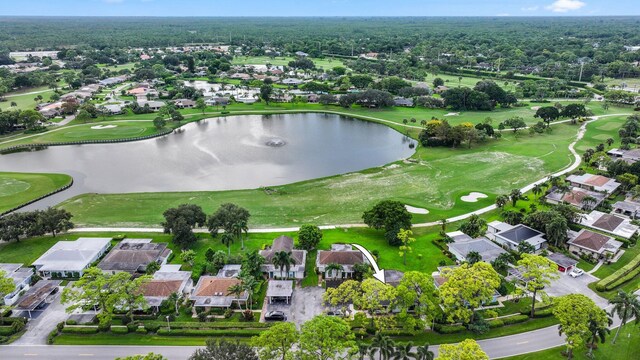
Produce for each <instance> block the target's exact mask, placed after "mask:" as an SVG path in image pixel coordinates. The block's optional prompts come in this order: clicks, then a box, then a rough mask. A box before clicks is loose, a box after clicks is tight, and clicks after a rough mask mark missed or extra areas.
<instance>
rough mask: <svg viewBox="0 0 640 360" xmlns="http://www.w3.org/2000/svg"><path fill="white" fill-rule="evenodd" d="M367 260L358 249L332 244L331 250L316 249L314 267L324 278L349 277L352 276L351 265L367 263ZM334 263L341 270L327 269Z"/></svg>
mask: <svg viewBox="0 0 640 360" xmlns="http://www.w3.org/2000/svg"><path fill="white" fill-rule="evenodd" d="M368 263H369V261H368V260H367V258H366V257H365V256H364V254H362V252H360V251H358V250H353V248H352V247H351V245H344V244H333V245H331V250H329V251H324V250H320V251H318V255H317V257H316V267H317V268H318V273H320V274H322V276H323V277H324V278H325V279H326V278H329V279H349V278H352V277H353V273H354V271H353V266H354V265H356V264H368ZM331 264H336V265H339V266H341V267H342V270H337V269H334V270H332V269H329V270H327V268H328V267H329V265H331Z"/></svg>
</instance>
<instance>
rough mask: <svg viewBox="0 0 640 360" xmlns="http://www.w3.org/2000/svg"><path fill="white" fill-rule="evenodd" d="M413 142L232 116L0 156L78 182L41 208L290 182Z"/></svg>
mask: <svg viewBox="0 0 640 360" xmlns="http://www.w3.org/2000/svg"><path fill="white" fill-rule="evenodd" d="M95 131H100V130H95ZM412 143H413V144H415V143H414V142H413V141H412V140H410V139H408V138H406V137H405V136H404V135H402V134H400V133H398V132H397V131H395V130H393V129H391V128H389V127H387V126H384V125H380V124H375V123H371V122H366V121H361V120H356V119H352V118H346V117H341V116H338V115H329V114H285V115H265V116H261V115H251V116H232V117H227V118H217V119H209V120H203V121H200V122H198V123H191V124H188V125H186V126H184V127H182V128H181V129H180V130H179V131H177V132H176V133H174V134H170V135H167V136H164V137H160V138H155V139H150V140H145V141H139V142H130V143H120V144H104V145H102V144H100V145H78V146H58V147H50V148H48V149H46V150H42V151H35V152H22V153H15V154H8V155H0V171H20V172H53V173H66V174H69V175H71V176H73V177H74V185H73V187H72V188H71V189H69V190H67V191H64V192H62V193H60V194H57V195H54V196H52V197H50V198H48V199H45V200H43V201H42V202H40V203H38V204H34V205H32V206H31V208H36V207H43V206H48V205H52V204H56V203H58V202H60V201H62V200H64V199H67V198H70V197H72V196H75V195H77V194H82V193H130V192H165V191H190V190H236V189H251V188H258V187H261V186H274V185H282V184H288V183H292V182H297V181H302V180H309V179H314V178H319V177H325V176H331V175H337V174H343V173H347V172H352V171H358V170H363V169H367V168H371V167H376V166H381V165H384V164H387V163H390V162H393V161H397V160H400V159H404V158H407V157H409V156H411V155H412V154H413V152H414V150H413V149H412V148H410V144H412Z"/></svg>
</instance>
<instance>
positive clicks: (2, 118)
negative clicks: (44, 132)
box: [0, 109, 44, 135]
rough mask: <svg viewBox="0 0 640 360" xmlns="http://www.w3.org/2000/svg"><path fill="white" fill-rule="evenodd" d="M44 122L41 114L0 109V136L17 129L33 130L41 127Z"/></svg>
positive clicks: (30, 111)
mask: <svg viewBox="0 0 640 360" xmlns="http://www.w3.org/2000/svg"><path fill="white" fill-rule="evenodd" d="M42 121H44V117H43V116H42V114H40V113H39V112H37V111H35V110H31V109H29V110H8V111H2V110H1V109H0V135H3V134H8V133H10V132H13V131H16V130H17V129H18V128H19V127H24V128H25V129H27V130H33V129H36V128H39V127H41V126H42V125H41V122H42Z"/></svg>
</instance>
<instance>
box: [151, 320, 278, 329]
mask: <svg viewBox="0 0 640 360" xmlns="http://www.w3.org/2000/svg"><path fill="white" fill-rule="evenodd" d="M166 325H167V323H166V322H160V321H153V322H147V323H145V324H144V326H145V328H147V330H149V329H150V328H156V330H157V329H158V328H160V327H164V326H166ZM271 325H272V324H271V323H259V322H172V323H171V325H170V326H171V328H172V329H264V328H268V327H270V326H271Z"/></svg>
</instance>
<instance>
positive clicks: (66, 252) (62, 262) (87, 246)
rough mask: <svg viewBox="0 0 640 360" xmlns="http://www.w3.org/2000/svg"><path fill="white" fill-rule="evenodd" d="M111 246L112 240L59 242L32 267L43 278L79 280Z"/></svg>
mask: <svg viewBox="0 0 640 360" xmlns="http://www.w3.org/2000/svg"><path fill="white" fill-rule="evenodd" d="M110 245H111V238H79V239H78V240H76V241H58V242H57V243H56V244H55V245H53V246H52V247H51V248H50V249H49V250H47V251H46V252H45V253H44V254H42V256H40V257H39V258H38V259H37V260H36V261H34V262H33V264H32V265H33V266H34V267H35V269H36V272H37V273H38V274H39V275H40V276H42V277H43V278H49V277H70V278H78V277H81V276H82V274H83V272H84V270H85V269H87V268H88V267H90V266H91V264H93V263H94V262H96V261H97V260H98V259H99V258H100V257H101V256H102V255H104V254H105V253H106V252H107V250H108V249H109V246H110Z"/></svg>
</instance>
